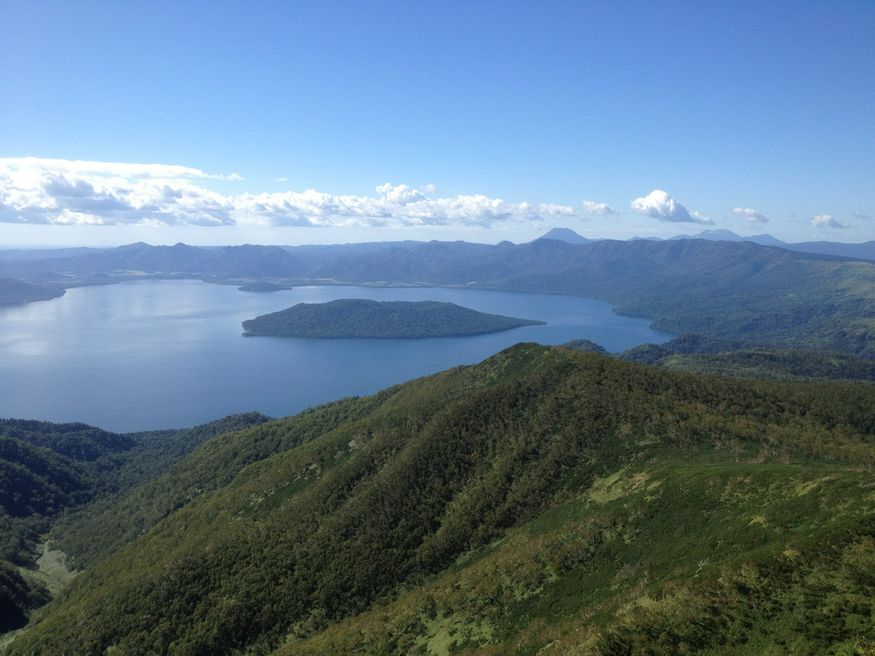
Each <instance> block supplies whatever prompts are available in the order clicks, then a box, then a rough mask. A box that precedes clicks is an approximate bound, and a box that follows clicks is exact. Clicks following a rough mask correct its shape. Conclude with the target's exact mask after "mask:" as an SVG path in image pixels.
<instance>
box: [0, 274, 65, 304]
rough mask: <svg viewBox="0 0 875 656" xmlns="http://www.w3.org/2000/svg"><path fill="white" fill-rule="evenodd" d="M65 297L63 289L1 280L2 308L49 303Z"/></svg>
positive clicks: (0, 302)
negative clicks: (39, 302) (50, 300)
mask: <svg viewBox="0 0 875 656" xmlns="http://www.w3.org/2000/svg"><path fill="white" fill-rule="evenodd" d="M63 295H64V289H63V287H50V286H48V285H39V284H35V283H30V282H24V281H23V280H12V279H9V278H0V306H2V305H17V304H19V303H31V302H33V301H47V300H49V299H50V298H57V297H58V296H63Z"/></svg>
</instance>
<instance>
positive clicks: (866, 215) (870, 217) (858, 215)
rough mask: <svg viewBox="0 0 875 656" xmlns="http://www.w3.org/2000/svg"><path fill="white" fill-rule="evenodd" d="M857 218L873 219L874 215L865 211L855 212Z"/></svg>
mask: <svg viewBox="0 0 875 656" xmlns="http://www.w3.org/2000/svg"><path fill="white" fill-rule="evenodd" d="M854 218H855V219H861V220H863V221H871V220H872V219H873V216H872V215H871V214H866V213H865V212H854Z"/></svg>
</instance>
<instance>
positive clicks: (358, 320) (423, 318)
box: [243, 298, 544, 339]
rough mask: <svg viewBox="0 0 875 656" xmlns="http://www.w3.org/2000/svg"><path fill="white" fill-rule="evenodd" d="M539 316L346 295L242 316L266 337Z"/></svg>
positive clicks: (376, 335)
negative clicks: (337, 298) (260, 313)
mask: <svg viewBox="0 0 875 656" xmlns="http://www.w3.org/2000/svg"><path fill="white" fill-rule="evenodd" d="M543 324H544V322H543V321H536V320H533V319H518V318H515V317H506V316H503V315H500V314H486V313H483V312H478V311H477V310H472V309H470V308H466V307H462V306H460V305H456V304H455V303H442V302H439V301H416V302H411V301H389V302H380V301H372V300H369V299H354V298H345V299H340V300H337V301H330V302H328V303H298V304H297V305H294V306H292V307H290V308H287V309H285V310H281V311H279V312H273V313H271V314H264V315H261V316H259V317H256V318H255V319H250V320H248V321H244V322H243V329H244V331H245V332H244V333H243V334H244V335H245V336H247V337H249V336H270V337H316V338H325V339H338V338H373V339H421V338H426V337H462V336H469V335H484V334H487V333H496V332H501V331H503V330H510V329H512V328H519V327H521V326H534V325H543Z"/></svg>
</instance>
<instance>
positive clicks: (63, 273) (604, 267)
mask: <svg viewBox="0 0 875 656" xmlns="http://www.w3.org/2000/svg"><path fill="white" fill-rule="evenodd" d="M555 235H556V233H554V236H555ZM559 236H564V237H566V238H568V234H567V233H560V235H559ZM0 275H4V276H7V277H15V278H18V279H22V280H25V281H27V282H28V283H29V284H36V285H41V286H53V287H55V288H58V287H63V286H73V285H82V284H105V283H108V282H116V281H120V280H137V279H142V278H147V277H162V278H173V277H183V278H198V279H202V280H205V281H208V282H221V283H233V284H237V285H239V284H245V283H249V282H253V281H268V282H273V283H280V284H283V285H289V284H291V285H295V284H357V285H423V286H450V287H467V288H483V289H502V290H511V291H525V292H541V293H559V294H570V295H577V296H585V297H590V298H596V299H600V300H604V301H608V302H610V303H612V304H614V305H615V306H616V308H617V311H618V312H620V313H624V314H629V315H635V316H642V317H648V318H651V319H653V321H654V325H655V326H656V327H657V328H660V329H663V330H666V331H669V332H674V333H678V334H680V333H699V334H705V335H711V336H714V337H723V338H735V339H741V340H746V341H748V342H749V343H750V344H752V345H758V346H769V347H775V346H780V347H793V348H797V347H806V348H819V349H828V350H834V351H844V352H847V353H852V354H856V355H864V356H872V355H875V264H873V263H871V262H868V261H863V260H857V259H850V258H844V257H838V256H835V255H824V254H813V253H806V252H797V251H792V250H788V249H786V248H777V247H771V246H760V245H758V244H755V243H751V242H747V241H725V240H718V241H715V240H711V239H705V238H703V239H679V240H666V241H649V240H637V241H626V242H622V241H612V240H600V241H588V242H585V243H582V244H570V243H568V242H567V241H564V240H557V239H553V238H549V239H538V240H535V241H533V242H530V243H526V244H519V245H514V244H509V243H502V244H498V245H494V246H493V245H486V244H470V243H466V242H387V243H381V244H346V245H336V246H298V247H287V248H283V247H279V246H252V245H248V246H228V247H219V248H202V247H194V246H188V245H185V244H177V245H175V246H149V245H147V244H143V243H137V244H131V245H128V246H122V247H119V248H114V249H106V250H99V251H95V252H87V253H81V254H74V255H71V256H68V257H58V258H50V259H43V260H32V259H24V260H21V259H19V260H10V259H7V260H3V261H0Z"/></svg>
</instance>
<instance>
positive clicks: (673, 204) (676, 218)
mask: <svg viewBox="0 0 875 656" xmlns="http://www.w3.org/2000/svg"><path fill="white" fill-rule="evenodd" d="M631 207H632V209H633V210H634V211H635V212H637V213H638V214H642V215H644V216H649V217H652V218H654V219H659V220H660V221H669V222H671V223H702V224H707V225H710V224H713V223H714V222H713V221H712V220H711V219H709V218H708V216H707V215H705V214H702V213H701V212H691V211H689V210H688V209H687V208H686V207H684V206H683V205H681V204H680V203H679V202H678V201H676V200H675V199H674V198H672V197H671V196H669V195H668V193H667V192H665V191H663V190H662V189H654V190H653V191H651V192H650V193H649V194H647V195H646V196H641V197H639V198H636V199H635V200H633V201H632V203H631Z"/></svg>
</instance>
